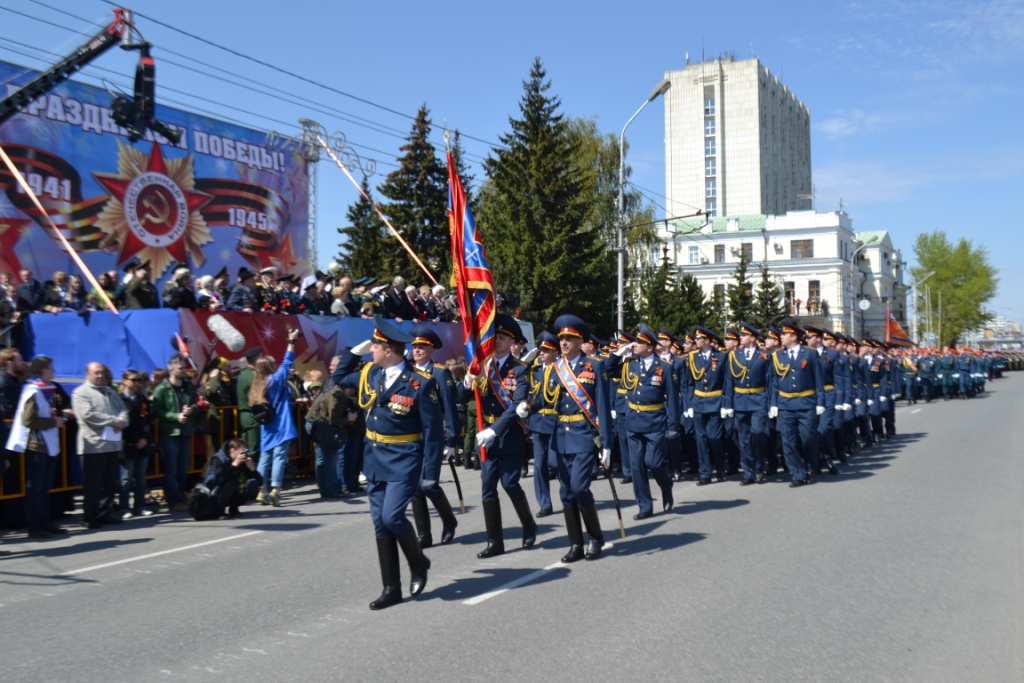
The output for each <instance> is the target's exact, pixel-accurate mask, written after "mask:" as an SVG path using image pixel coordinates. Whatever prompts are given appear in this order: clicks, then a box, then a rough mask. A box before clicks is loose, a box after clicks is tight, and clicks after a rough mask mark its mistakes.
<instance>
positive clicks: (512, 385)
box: [501, 370, 519, 392]
mask: <svg viewBox="0 0 1024 683" xmlns="http://www.w3.org/2000/svg"><path fill="white" fill-rule="evenodd" d="M518 384H519V382H518V381H517V380H516V372H515V370H509V371H508V375H506V377H505V379H503V380H501V386H503V387H505V391H509V392H512V391H515V389H516V386H518Z"/></svg>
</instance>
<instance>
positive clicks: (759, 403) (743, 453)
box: [729, 323, 772, 486]
mask: <svg viewBox="0 0 1024 683" xmlns="http://www.w3.org/2000/svg"><path fill="white" fill-rule="evenodd" d="M738 336H739V345H740V348H739V349H735V350H733V351H730V352H729V374H730V375H731V376H732V390H733V409H734V410H735V411H736V417H735V418H734V419H735V423H736V431H737V441H738V446H739V449H740V466H741V467H742V468H743V481H741V482H740V486H749V485H750V484H753V483H755V482H756V483H758V484H760V483H761V482H763V481H764V476H765V475H764V465H763V460H764V458H765V448H766V445H767V443H768V397H769V392H770V390H771V381H772V372H771V361H770V360H769V357H768V353H767V352H765V351H762V350H761V349H758V348H757V338H758V337H760V336H761V332H760V331H759V330H758V329H757V328H756V327H753V326H752V325H748V324H747V323H741V324H740V329H739V332H738Z"/></svg>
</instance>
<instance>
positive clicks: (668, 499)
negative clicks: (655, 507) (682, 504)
mask: <svg viewBox="0 0 1024 683" xmlns="http://www.w3.org/2000/svg"><path fill="white" fill-rule="evenodd" d="M661 497H662V498H663V500H662V503H661V509H662V510H664V511H665V512H672V507H673V506H674V505H675V504H676V501H675V499H674V498H672V492H671V491H668V492H665V491H662V492H661Z"/></svg>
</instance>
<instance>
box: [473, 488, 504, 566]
mask: <svg viewBox="0 0 1024 683" xmlns="http://www.w3.org/2000/svg"><path fill="white" fill-rule="evenodd" d="M482 505H483V508H484V526H485V527H486V528H487V547H486V548H484V549H483V550H482V551H480V552H478V553H477V554H476V556H477V557H479V558H480V559H481V560H486V559H487V558H488V557H495V556H497V555H501V554H502V553H504V552H505V539H504V537H503V536H502V530H501V501H497V500H485V501H483V503H482Z"/></svg>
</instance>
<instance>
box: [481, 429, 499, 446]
mask: <svg viewBox="0 0 1024 683" xmlns="http://www.w3.org/2000/svg"><path fill="white" fill-rule="evenodd" d="M497 438H498V435H497V434H495V433H494V430H493V429H491V428H490V427H488V428H487V429H485V430H484V431H482V432H480V433H478V434H477V435H476V442H477V444H478V445H479V446H480V448H487V447H488V446H490V445H491V443H493V442H494V440H495V439H497Z"/></svg>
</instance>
